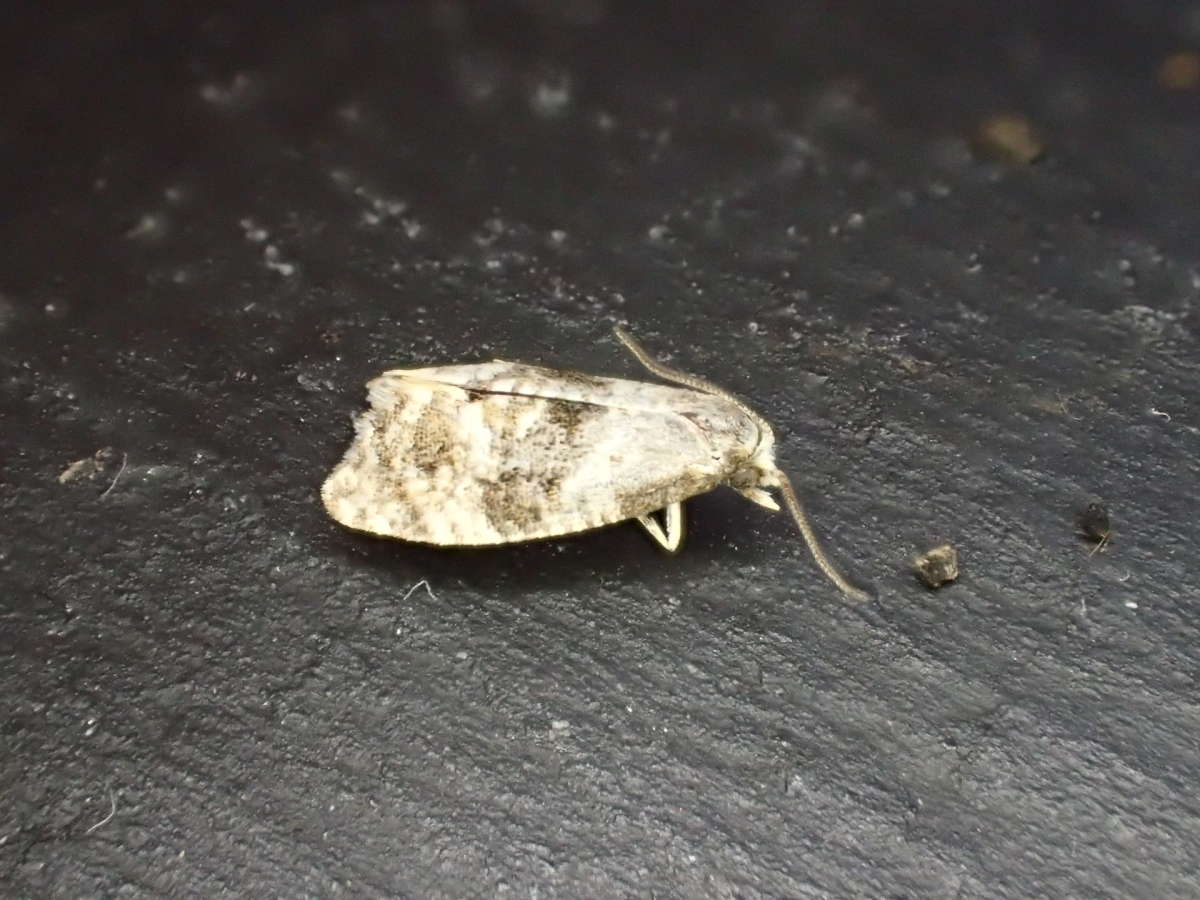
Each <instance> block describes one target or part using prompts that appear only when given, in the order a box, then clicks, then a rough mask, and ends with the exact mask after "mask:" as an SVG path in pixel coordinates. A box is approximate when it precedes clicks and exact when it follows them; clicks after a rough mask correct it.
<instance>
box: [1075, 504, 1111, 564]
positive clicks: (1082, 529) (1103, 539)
mask: <svg viewBox="0 0 1200 900" xmlns="http://www.w3.org/2000/svg"><path fill="white" fill-rule="evenodd" d="M1075 522H1076V524H1077V525H1078V526H1079V533H1080V534H1082V535H1083V536H1084V537H1086V538H1087V539H1088V540H1089V541H1091V542H1092V543H1094V544H1095V545H1096V546H1095V547H1093V548H1092V554H1094V553H1096V552H1097V551H1100V550H1103V549H1104V548H1105V547H1106V546H1108V541H1109V538H1111V537H1112V521H1111V520H1110V519H1109V517H1108V510H1107V509H1105V508H1104V505H1103V504H1101V503H1089V504H1088V505H1087V509H1085V510H1083V511H1082V512H1080V513H1079V514H1078V515H1077V516H1076V517H1075ZM1089 555H1091V554H1089Z"/></svg>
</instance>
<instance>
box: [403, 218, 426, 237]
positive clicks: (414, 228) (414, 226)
mask: <svg viewBox="0 0 1200 900" xmlns="http://www.w3.org/2000/svg"><path fill="white" fill-rule="evenodd" d="M400 227H401V228H403V229H404V235H405V237H407V238H408V239H409V240H416V239H417V238H419V237H420V236H421V235H422V234H423V233H424V231H425V226H424V225H422V224H421V223H420V222H418V221H417V220H416V219H401V220H400Z"/></svg>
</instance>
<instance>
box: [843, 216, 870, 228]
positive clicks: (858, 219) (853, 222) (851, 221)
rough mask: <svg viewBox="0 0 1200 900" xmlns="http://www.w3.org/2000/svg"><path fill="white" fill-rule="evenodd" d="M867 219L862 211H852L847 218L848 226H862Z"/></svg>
mask: <svg viewBox="0 0 1200 900" xmlns="http://www.w3.org/2000/svg"><path fill="white" fill-rule="evenodd" d="M866 221H867V220H866V218H865V217H864V216H863V214H862V213H850V215H849V217H848V218H847V219H846V227H847V228H862V227H863V225H864V224H865V223H866Z"/></svg>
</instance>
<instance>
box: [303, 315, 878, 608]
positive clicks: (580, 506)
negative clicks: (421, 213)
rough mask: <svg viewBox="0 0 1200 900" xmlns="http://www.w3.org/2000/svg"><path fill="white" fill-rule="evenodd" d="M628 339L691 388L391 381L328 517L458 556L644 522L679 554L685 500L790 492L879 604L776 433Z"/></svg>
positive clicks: (382, 379) (526, 374)
mask: <svg viewBox="0 0 1200 900" xmlns="http://www.w3.org/2000/svg"><path fill="white" fill-rule="evenodd" d="M615 334H616V336H617V338H618V339H619V340H620V341H621V342H622V343H623V344H624V345H625V346H626V348H628V349H629V351H630V352H631V353H632V354H633V355H634V357H635V358H636V359H637V360H638V361H639V362H640V363H641V364H642V365H643V366H645V367H646V369H648V370H649V371H650V372H651V373H652V374H654V375H655V376H657V377H658V378H661V379H662V380H664V381H668V382H673V383H674V384H675V385H681V386H680V387H675V386H668V385H662V384H654V383H648V382H639V381H630V380H627V379H620V378H606V377H600V376H593V375H587V374H583V373H579V372H571V371H568V370H561V369H548V368H542V367H539V366H531V365H526V364H523V363H516V362H506V361H504V360H493V361H491V362H481V363H470V364H465V365H448V366H432V367H427V368H420V369H394V370H391V371H387V372H384V373H383V374H381V375H380V376H378V377H377V378H375V379H373V380H372V381H371V382H369V384H368V397H369V402H370V407H369V408H368V409H367V411H366V412H364V413H363V414H362V415H360V416H359V418H358V419H357V420H356V422H355V437H354V440H353V442H352V443H351V445H350V447H349V449H348V450H347V451H346V454H345V456H344V458H343V459H342V461H341V462H340V463H339V464H338V465H337V466H336V467H335V468H334V470H333V472H332V473H331V474H330V475H329V477H328V478H327V479H326V481H325V483H324V485H323V486H322V489H321V496H322V500H323V502H324V504H325V508H326V510H327V511H328V512H329V514H330V515H331V516H332V517H333V518H334V519H335V520H336V521H338V522H339V523H341V524H342V525H345V526H347V527H349V528H352V529H355V530H358V531H363V532H367V533H370V534H376V535H380V536H385V537H395V538H400V539H402V540H408V541H414V542H418V543H425V544H434V545H439V546H447V547H450V546H457V547H470V546H475V547H478V546H495V545H499V544H508V543H515V542H520V541H529V540H537V539H541V538H550V537H559V536H563V535H568V534H574V533H576V532H580V531H586V530H589V529H592V528H598V527H600V526H603V525H610V524H614V523H617V522H622V521H627V520H629V519H634V520H636V521H638V522H639V523H640V524H641V525H642V527H643V528H645V529H646V531H647V532H648V533H649V534H650V535H651V537H652V538H653V539H654V540H655V541H656V542H657V543H658V544H659V545H660V546H661V547H662V548H663V549H665V550H667V551H669V552H674V551H675V550H677V549H678V548H679V546H680V544H681V542H682V540H683V532H684V528H683V518H684V517H683V507H682V503H683V501H684V500H687V499H688V498H689V497H694V496H696V495H698V494H702V493H706V492H707V491H710V490H712V489H713V488H715V487H717V486H719V485H722V484H727V485H729V486H730V487H732V488H733V489H734V490H736V491H738V492H739V493H741V494H742V495H743V496H745V497H746V498H747V499H749V500H751V501H753V502H754V503H757V504H759V505H760V506H764V507H766V508H768V509H771V510H778V509H779V504H778V503H776V501H775V499H774V498H773V497H772V496H771V494H770V493H769V491H770V490H771V489H775V490H778V491H779V493H780V494H781V495H782V497H783V501H784V505H785V506H786V507H787V508H788V511H789V512H790V513H791V515H792V518H793V520H794V521H795V523H796V525H797V527H798V528H799V530H800V533H801V535H802V536H803V537H804V540H805V542H806V543H807V544H808V547H809V550H810V552H811V553H812V555H813V558H814V559H815V560H816V562H817V565H818V566H819V567H820V568H821V570H822V571H823V572H824V574H825V575H826V577H828V578H829V579H830V580H831V581H833V583H834V584H836V585H837V586H838V588H840V589H841V590H842V591H843V592H844V593H845V594H847V595H848V596H850V597H853V598H855V599H863V598H865V597H867V595H866V594H865V592H863V591H861V590H860V589H859V588H857V587H855V586H854V585H852V584H851V583H850V582H849V581H848V580H847V579H846V578H845V577H844V576H843V575H842V574H841V572H840V571H838V569H837V568H836V567H835V566H834V565H833V563H832V562H831V561H830V559H829V558H828V556H827V555H826V554H825V552H824V550H823V549H822V548H821V545H820V543H819V542H818V540H817V537H816V534H815V532H814V531H813V528H812V525H811V523H810V522H809V520H808V517H807V516H806V515H805V512H804V509H803V507H802V506H801V505H800V501H799V499H798V498H797V497H796V494H795V491H794V490H793V489H792V486H791V483H790V482H789V480H788V478H787V476H785V475H784V474H783V473H782V472H781V471H780V470H779V469H778V467H777V466H776V465H775V436H774V433H773V432H772V430H771V427H770V426H769V425H768V424H767V423H766V421H765V420H763V419H762V418H761V417H759V416H758V415H757V414H756V413H755V412H753V411H752V410H751V409H750V408H749V407H748V406H746V405H745V404H744V403H743V402H742V401H741V400H739V399H737V398H736V397H734V396H733V395H732V394H730V393H729V392H727V391H725V390H724V389H722V388H720V387H718V386H716V385H714V384H712V383H711V382H708V381H706V380H704V379H702V378H698V377H696V376H694V375H689V374H686V373H684V372H680V371H677V370H676V369H673V368H671V367H669V366H666V365H664V364H662V363H660V362H658V361H657V360H655V359H654V358H653V357H651V356H650V355H649V354H648V353H647V352H646V351H645V350H644V349H643V348H642V347H641V345H639V344H638V343H637V342H636V341H635V340H634V339H633V338H632V337H631V336H630V335H629V334H628V333H627V332H625V331H624V330H623V329H621V328H617V329H615ZM658 513H661V517H662V518H661V521H659V519H657V518H655V514H658Z"/></svg>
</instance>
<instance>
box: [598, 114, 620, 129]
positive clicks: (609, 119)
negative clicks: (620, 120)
mask: <svg viewBox="0 0 1200 900" xmlns="http://www.w3.org/2000/svg"><path fill="white" fill-rule="evenodd" d="M596 127H597V128H599V129H600V130H601V131H606V132H607V131H612V130H613V129H614V128H616V127H617V120H616V119H615V118H613V116H611V115H610V114H609V113H606V112H598V113H596Z"/></svg>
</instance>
